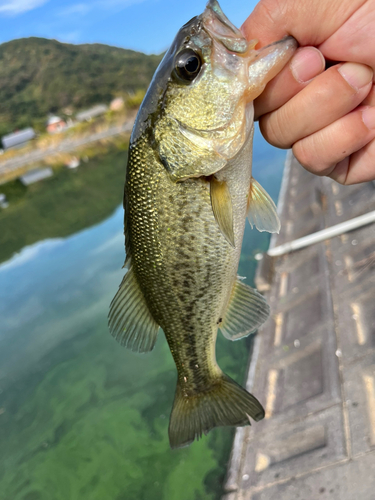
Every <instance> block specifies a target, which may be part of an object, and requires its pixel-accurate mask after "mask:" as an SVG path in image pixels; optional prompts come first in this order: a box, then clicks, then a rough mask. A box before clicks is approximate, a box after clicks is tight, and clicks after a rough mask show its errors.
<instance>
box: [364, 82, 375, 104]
mask: <svg viewBox="0 0 375 500" xmlns="http://www.w3.org/2000/svg"><path fill="white" fill-rule="evenodd" d="M361 104H362V106H375V85H373V86H372V88H371V90H370V92H369V93H368V94H367V97H366V98H365V99H364V100H363V101H362V103H361Z"/></svg>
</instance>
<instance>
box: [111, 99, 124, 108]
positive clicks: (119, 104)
mask: <svg viewBox="0 0 375 500" xmlns="http://www.w3.org/2000/svg"><path fill="white" fill-rule="evenodd" d="M124 105H125V103H124V99H123V98H122V97H116V98H115V99H113V100H112V101H111V103H110V105H109V109H110V110H111V111H120V110H121V109H122V108H123V107H124Z"/></svg>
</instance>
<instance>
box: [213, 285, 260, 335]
mask: <svg viewBox="0 0 375 500" xmlns="http://www.w3.org/2000/svg"><path fill="white" fill-rule="evenodd" d="M269 313H270V308H269V305H268V304H267V301H266V299H265V298H264V297H263V295H261V294H260V293H259V292H257V290H254V288H251V287H250V286H248V285H246V284H245V283H242V281H240V280H239V279H237V281H236V282H235V284H234V286H233V290H232V294H231V298H230V300H229V304H228V308H227V311H226V313H225V316H224V320H223V322H222V324H221V325H220V326H219V328H220V330H221V332H222V334H223V335H224V337H226V338H227V339H229V340H238V339H241V338H243V337H247V336H248V335H249V334H250V333H253V332H255V331H256V330H257V329H258V328H259V327H260V326H261V325H262V324H263V323H264V322H265V321H266V320H267V318H268V316H269Z"/></svg>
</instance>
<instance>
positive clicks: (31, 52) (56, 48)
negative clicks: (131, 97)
mask: <svg viewBox="0 0 375 500" xmlns="http://www.w3.org/2000/svg"><path fill="white" fill-rule="evenodd" d="M160 60H161V55H149V56H148V55H145V54H142V53H140V52H135V51H133V50H126V49H120V48H117V47H110V46H108V45H101V44H84V45H72V44H67V43H60V42H57V41H56V40H47V39H44V38H34V37H32V38H21V39H18V40H12V41H11V42H7V43H3V44H1V45H0V136H1V135H3V134H5V133H8V132H11V131H13V130H14V129H16V128H22V127H25V126H29V125H34V126H36V127H37V128H38V124H39V126H40V127H42V125H44V122H45V121H46V116H47V114H48V113H59V112H61V111H62V110H63V109H64V108H65V107H66V106H70V107H72V108H73V109H74V110H79V109H82V108H85V107H87V106H90V105H92V104H96V103H100V102H104V103H108V102H109V101H110V100H111V99H112V98H113V97H115V96H116V95H118V94H119V93H123V92H130V93H131V92H136V91H137V90H145V89H146V88H147V86H148V84H149V82H150V80H151V78H152V75H153V73H154V71H155V69H156V67H157V65H158V64H159V61H160Z"/></svg>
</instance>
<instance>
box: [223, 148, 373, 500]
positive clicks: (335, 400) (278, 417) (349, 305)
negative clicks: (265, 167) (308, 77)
mask: <svg viewBox="0 0 375 500" xmlns="http://www.w3.org/2000/svg"><path fill="white" fill-rule="evenodd" d="M278 211H279V216H280V219H281V227H282V229H281V231H280V234H279V235H275V236H274V237H272V239H271V246H270V250H269V251H268V254H266V255H264V256H263V258H262V259H261V260H260V265H259V266H258V270H257V276H256V284H257V287H258V289H259V290H260V291H262V292H263V293H265V295H266V297H267V300H268V302H269V304H270V306H271V317H270V318H269V320H268V321H267V322H266V323H265V325H264V326H263V327H262V328H261V329H260V330H259V333H258V334H257V336H256V338H255V342H254V348H253V354H252V359H251V364H250V368H249V372H248V376H247V382H246V387H247V389H248V390H249V391H250V392H251V393H253V394H254V395H255V396H256V397H257V398H258V399H259V400H260V402H261V403H262V404H263V406H264V408H265V418H264V420H262V421H260V422H257V423H255V422H254V423H253V425H252V426H251V427H241V428H238V429H237V430H236V435H235V439H234V444H233V448H232V455H231V461H230V466H229V469H228V474H227V479H226V484H225V491H226V492H227V493H226V495H225V497H224V498H223V500H224V499H225V500H250V499H251V500H301V499H303V500H317V499H320V500H352V499H354V498H358V499H360V500H374V498H375V306H374V303H375V185H374V183H372V182H368V183H364V184H357V185H353V186H342V185H339V184H337V183H335V182H334V181H332V180H331V179H329V178H326V177H318V176H314V175H312V174H310V173H308V172H306V170H304V169H303V168H302V167H301V166H300V165H299V164H298V162H297V161H296V159H295V158H294V157H293V156H292V155H289V156H288V160H287V163H286V168H285V171H284V178H283V185H282V188H281V193H280V199H279V206H278ZM323 230H324V232H323V233H322V232H321V231H323ZM312 236H313V237H312ZM307 237H308V239H307ZM302 238H303V239H302ZM291 242H292V244H291ZM302 244H303V245H307V244H308V245H307V246H304V247H301V245H302ZM298 246H299V247H300V248H299V249H298V250H294V251H290V250H291V248H293V247H294V248H297V247H298Z"/></svg>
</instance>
